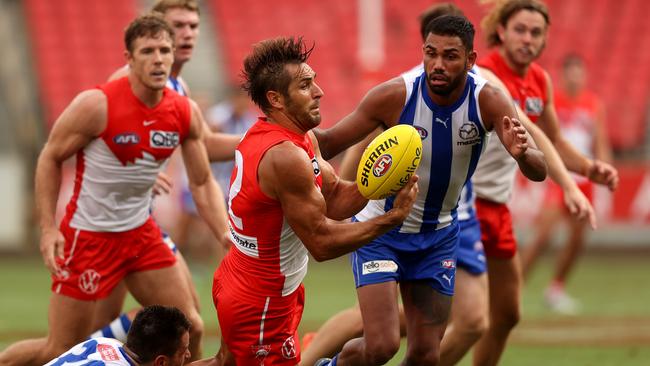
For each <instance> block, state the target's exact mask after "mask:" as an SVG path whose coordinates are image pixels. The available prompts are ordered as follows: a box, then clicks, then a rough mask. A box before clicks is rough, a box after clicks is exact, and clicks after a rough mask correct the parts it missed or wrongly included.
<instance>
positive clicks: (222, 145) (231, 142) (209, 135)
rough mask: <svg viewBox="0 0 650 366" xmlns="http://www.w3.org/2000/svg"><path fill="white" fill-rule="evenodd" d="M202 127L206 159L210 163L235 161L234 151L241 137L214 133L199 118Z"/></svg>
mask: <svg viewBox="0 0 650 366" xmlns="http://www.w3.org/2000/svg"><path fill="white" fill-rule="evenodd" d="M200 118H201V120H202V123H201V124H202V125H203V142H204V143H205V148H206V149H207V151H208V159H209V160H210V161H211V162H217V161H229V160H233V159H235V149H236V148H237V145H239V141H241V138H242V136H241V135H232V134H229V133H223V132H214V131H212V130H211V129H210V127H208V124H207V123H206V122H205V121H203V117H202V116H201V117H200Z"/></svg>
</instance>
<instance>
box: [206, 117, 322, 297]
mask: <svg viewBox="0 0 650 366" xmlns="http://www.w3.org/2000/svg"><path fill="white" fill-rule="evenodd" d="M285 141H291V142H292V143H294V144H295V145H296V146H298V147H299V148H301V149H303V150H304V151H305V152H306V153H307V155H308V157H309V159H311V161H312V164H313V166H314V184H315V185H316V186H317V187H318V189H320V187H321V185H322V177H321V174H320V169H319V168H318V162H317V160H316V154H315V152H314V147H313V145H312V141H311V139H310V138H309V136H308V135H307V134H297V133H295V132H292V131H290V130H287V129H286V128H284V127H281V126H278V125H276V124H272V123H269V122H268V121H267V120H266V118H263V117H261V118H260V119H259V120H258V121H257V123H255V125H253V126H252V127H251V128H250V129H249V130H248V132H247V133H246V135H245V136H244V138H243V139H242V141H241V142H240V143H239V146H238V147H237V150H236V151H235V168H234V169H233V174H232V176H231V178H230V194H229V207H230V208H229V211H228V214H229V217H230V233H231V239H232V241H233V243H234V245H233V248H232V249H231V250H230V251H229V252H228V254H227V255H226V257H225V258H224V260H223V261H222V263H221V264H220V266H219V269H218V272H220V273H219V275H220V276H221V277H222V279H223V282H224V283H226V284H228V286H233V287H234V288H235V289H238V290H240V291H242V292H244V293H249V294H253V295H255V296H287V295H289V294H291V293H292V292H293V291H295V290H296V289H297V288H298V287H299V286H300V284H301V283H302V280H303V278H304V277H305V274H306V273H307V262H308V261H309V259H308V256H307V249H306V248H305V246H304V245H303V243H302V241H300V239H299V238H298V236H297V235H296V233H294V231H293V230H292V229H291V227H290V226H289V224H288V223H287V222H286V221H285V219H284V212H283V210H282V207H281V205H280V202H279V201H277V200H275V199H273V198H270V197H268V196H267V195H266V194H264V193H263V192H262V190H261V188H260V186H259V181H258V178H257V177H258V175H257V170H258V166H259V163H260V160H261V159H262V157H263V156H264V154H265V153H266V152H267V151H268V150H269V149H270V148H271V147H273V146H275V145H277V144H280V143H282V142H285Z"/></svg>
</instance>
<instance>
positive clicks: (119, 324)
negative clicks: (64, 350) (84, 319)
mask: <svg viewBox="0 0 650 366" xmlns="http://www.w3.org/2000/svg"><path fill="white" fill-rule="evenodd" d="M129 328H131V320H129V317H128V316H127V315H126V313H125V314H122V315H120V316H119V317H118V318H116V319H115V320H113V321H112V322H111V323H110V324H109V325H107V326H105V327H104V328H102V329H100V330H98V331H96V332H95V333H93V334H91V335H90V338H97V337H106V338H115V339H117V340H119V341H121V342H126V333H128V332H129Z"/></svg>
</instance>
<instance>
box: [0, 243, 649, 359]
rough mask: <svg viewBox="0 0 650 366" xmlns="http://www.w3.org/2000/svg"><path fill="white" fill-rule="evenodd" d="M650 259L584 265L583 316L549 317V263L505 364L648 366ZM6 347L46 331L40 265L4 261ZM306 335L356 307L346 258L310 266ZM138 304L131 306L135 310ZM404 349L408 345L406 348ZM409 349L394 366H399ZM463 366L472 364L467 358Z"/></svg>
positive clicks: (0, 298)
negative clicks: (545, 301) (546, 303)
mask: <svg viewBox="0 0 650 366" xmlns="http://www.w3.org/2000/svg"><path fill="white" fill-rule="evenodd" d="M647 263H648V257H647V256H618V255H617V256H592V257H585V258H583V259H582V260H581V263H580V265H579V267H578V268H577V270H576V272H575V274H574V276H573V278H572V279H571V282H570V283H569V287H568V290H569V292H570V293H571V294H572V295H574V296H575V297H577V298H578V299H580V301H581V303H582V312H581V314H580V315H579V316H573V317H567V316H560V315H555V314H553V313H550V312H549V311H548V310H547V309H546V308H545V307H544V305H543V302H542V290H543V288H544V286H545V284H546V281H547V280H548V278H549V277H550V270H551V262H550V261H549V259H548V258H544V259H543V261H542V262H541V263H540V265H539V268H538V270H537V271H536V272H535V273H534V274H533V276H532V277H531V280H530V282H529V283H528V284H527V286H526V289H525V291H524V301H523V312H524V314H523V320H522V322H521V324H520V325H519V326H518V327H517V329H516V331H515V332H514V333H513V335H512V337H511V341H510V343H509V345H508V347H507V349H506V352H505V353H504V356H503V359H502V362H501V364H502V365H649V364H650V307H649V306H648V304H650V282H649V281H648V279H649V278H650V267H649V266H648V264H647ZM194 272H195V273H194V280H195V283H196V287H197V289H198V291H199V293H200V296H201V302H202V309H203V310H202V315H203V318H204V320H205V323H206V329H207V332H206V338H205V339H204V351H205V354H206V355H208V354H211V353H213V352H215V351H216V350H217V348H218V344H219V336H218V330H217V322H216V314H215V313H214V310H213V307H212V303H211V298H210V288H211V282H212V270H211V269H207V268H200V267H197V268H196V270H195V271H194ZM0 278H2V281H0V348H4V347H6V346H7V345H8V344H9V343H11V342H13V341H16V340H18V339H21V338H25V337H35V336H41V335H44V334H45V332H46V330H47V304H48V299H49V276H48V274H47V272H46V270H45V269H44V267H43V265H42V262H41V260H40V258H35V257H34V258H24V257H19V258H16V257H10V258H0ZM305 286H306V291H307V300H306V307H305V313H304V316H303V322H302V325H301V327H300V330H301V333H304V332H305V331H314V330H316V329H317V328H318V326H319V325H320V324H322V323H323V322H324V321H325V320H327V318H328V317H329V316H331V315H332V314H334V313H336V312H337V311H339V310H341V309H344V308H346V307H348V306H351V305H353V304H354V303H355V301H356V299H355V291H354V288H353V287H354V285H353V280H352V275H351V272H350V270H349V266H348V264H347V260H346V259H339V260H335V261H332V262H327V263H315V262H314V261H312V263H310V270H309V274H308V275H307V278H306V279H305ZM134 305H135V303H134V302H133V300H132V299H129V300H128V303H127V306H134ZM403 346H404V344H403ZM403 351H404V347H402V349H401V350H400V353H399V354H398V355H397V357H396V358H395V359H394V360H393V361H391V362H390V363H389V365H397V364H398V361H399V360H400V359H401V357H402V356H403ZM461 365H470V360H469V357H466V358H465V359H464V360H463V362H462V363H461Z"/></svg>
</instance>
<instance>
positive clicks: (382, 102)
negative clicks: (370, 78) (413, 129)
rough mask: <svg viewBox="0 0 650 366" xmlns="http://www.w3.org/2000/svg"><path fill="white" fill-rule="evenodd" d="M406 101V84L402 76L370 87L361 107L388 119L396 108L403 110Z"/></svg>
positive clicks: (377, 116) (370, 113)
mask: <svg viewBox="0 0 650 366" xmlns="http://www.w3.org/2000/svg"><path fill="white" fill-rule="evenodd" d="M405 101H406V84H405V83H404V79H403V78H402V77H401V76H398V77H395V78H392V79H390V80H387V81H384V82H383V83H381V84H379V85H377V86H375V87H374V88H372V89H370V91H369V92H368V93H367V94H366V96H365V97H364V98H363V100H362V101H361V103H360V105H359V109H362V110H364V111H367V112H368V114H369V115H370V116H371V117H373V118H377V119H380V120H387V119H388V117H390V116H392V115H394V113H395V111H396V110H401V109H402V108H403V106H404V103H405Z"/></svg>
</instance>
